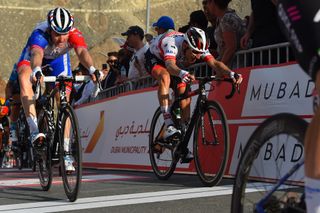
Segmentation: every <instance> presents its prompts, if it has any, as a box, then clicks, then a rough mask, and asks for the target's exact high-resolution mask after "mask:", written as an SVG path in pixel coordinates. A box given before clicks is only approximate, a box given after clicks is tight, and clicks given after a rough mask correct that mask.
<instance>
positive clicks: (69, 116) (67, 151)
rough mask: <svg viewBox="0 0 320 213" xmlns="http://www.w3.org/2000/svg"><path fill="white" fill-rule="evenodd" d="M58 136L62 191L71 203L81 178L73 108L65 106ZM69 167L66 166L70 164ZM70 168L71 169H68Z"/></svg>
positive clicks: (80, 163)
mask: <svg viewBox="0 0 320 213" xmlns="http://www.w3.org/2000/svg"><path fill="white" fill-rule="evenodd" d="M62 113H63V115H62V122H61V130H60V131H61V132H60V133H61V134H60V162H61V165H60V168H61V175H62V180H63V186H64V191H65V193H66V195H67V197H68V199H69V201H71V202H73V201H75V200H76V199H77V197H78V193H79V190H80V185H81V178H82V147H81V142H80V131H79V125H78V120H77V117H76V114H75V112H74V110H73V108H72V107H71V106H70V105H67V106H66V108H65V109H64V111H63V112H62ZM70 161H71V163H72V164H71V165H68V163H70ZM70 167H71V169H70Z"/></svg>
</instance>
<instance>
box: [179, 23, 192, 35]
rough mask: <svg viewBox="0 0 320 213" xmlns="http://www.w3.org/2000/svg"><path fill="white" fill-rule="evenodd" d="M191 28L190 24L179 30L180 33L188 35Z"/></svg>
mask: <svg viewBox="0 0 320 213" xmlns="http://www.w3.org/2000/svg"><path fill="white" fill-rule="evenodd" d="M189 28H190V26H189V24H187V25H184V26H182V27H180V28H179V29H178V32H180V33H186V32H187V31H188V29H189Z"/></svg>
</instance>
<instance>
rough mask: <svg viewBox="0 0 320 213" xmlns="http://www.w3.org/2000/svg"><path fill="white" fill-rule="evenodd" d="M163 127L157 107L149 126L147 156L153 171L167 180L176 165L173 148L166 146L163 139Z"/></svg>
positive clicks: (161, 178) (162, 120) (160, 177)
mask: <svg viewBox="0 0 320 213" xmlns="http://www.w3.org/2000/svg"><path fill="white" fill-rule="evenodd" d="M164 128H165V126H164V119H163V116H162V113H161V111H160V107H159V108H158V109H157V110H156V112H155V114H154V116H153V118H152V122H151V126H150V135H149V156H150V162H151V167H152V169H153V172H154V174H155V175H156V176H157V177H158V178H159V179H160V180H167V179H168V178H169V177H170V176H171V175H172V173H173V172H174V170H175V168H176V165H177V162H176V161H175V160H174V156H173V148H170V147H169V146H167V144H166V143H165V142H164V140H163V133H164Z"/></svg>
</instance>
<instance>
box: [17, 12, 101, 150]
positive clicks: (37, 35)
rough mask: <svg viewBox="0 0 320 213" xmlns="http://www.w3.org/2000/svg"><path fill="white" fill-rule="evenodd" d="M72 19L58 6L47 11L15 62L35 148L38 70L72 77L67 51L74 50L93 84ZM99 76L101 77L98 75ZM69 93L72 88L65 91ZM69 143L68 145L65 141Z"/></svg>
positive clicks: (87, 57) (84, 46) (90, 66)
mask: <svg viewBox="0 0 320 213" xmlns="http://www.w3.org/2000/svg"><path fill="white" fill-rule="evenodd" d="M73 22H74V19H73V16H72V15H71V13H70V12H69V11H68V10H67V9H65V8H61V7H57V8H55V9H53V10H50V11H49V13H48V15H47V21H44V22H41V23H39V24H38V25H37V26H36V27H35V29H34V30H33V32H32V33H31V35H30V37H29V39H28V42H27V44H26V46H25V48H24V49H23V51H22V54H21V56H20V59H19V61H18V63H17V71H18V78H19V84H20V90H21V91H20V95H21V102H22V105H23V108H24V110H25V114H26V118H27V122H28V125H29V129H30V135H31V142H32V144H33V146H34V147H39V146H41V145H42V144H43V141H44V139H45V135H44V134H43V133H41V132H39V129H38V124H37V117H36V109H35V102H34V100H33V95H34V93H33V90H32V83H34V82H35V81H36V77H35V76H36V73H40V74H41V75H43V73H42V69H41V67H43V66H46V65H47V66H48V67H49V71H50V75H54V76H59V75H67V76H69V75H72V74H71V65H70V57H69V54H68V52H69V51H70V50H71V49H74V51H75V53H76V55H77V56H78V58H79V61H80V62H81V63H82V64H83V65H84V66H85V67H86V68H87V69H88V70H89V71H90V74H91V76H92V78H93V80H94V81H95V77H94V72H95V71H96V69H95V67H94V66H93V60H92V58H91V55H90V54H89V51H88V50H87V44H86V42H85V39H84V37H83V35H82V33H81V32H80V31H79V30H78V29H76V28H75V27H73ZM100 76H103V74H102V73H101V72H100ZM67 92H69V94H70V92H71V88H67ZM65 144H68V142H65Z"/></svg>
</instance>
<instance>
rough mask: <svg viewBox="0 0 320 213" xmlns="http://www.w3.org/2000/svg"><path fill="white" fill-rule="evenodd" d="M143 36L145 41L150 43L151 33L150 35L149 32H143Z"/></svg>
mask: <svg viewBox="0 0 320 213" xmlns="http://www.w3.org/2000/svg"><path fill="white" fill-rule="evenodd" d="M144 38H145V39H146V42H147V43H148V44H150V42H151V40H152V39H153V35H151V34H150V33H146V34H144Z"/></svg>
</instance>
